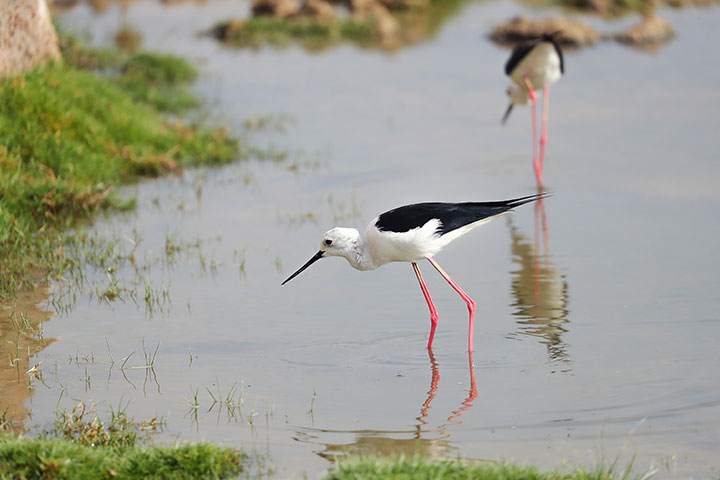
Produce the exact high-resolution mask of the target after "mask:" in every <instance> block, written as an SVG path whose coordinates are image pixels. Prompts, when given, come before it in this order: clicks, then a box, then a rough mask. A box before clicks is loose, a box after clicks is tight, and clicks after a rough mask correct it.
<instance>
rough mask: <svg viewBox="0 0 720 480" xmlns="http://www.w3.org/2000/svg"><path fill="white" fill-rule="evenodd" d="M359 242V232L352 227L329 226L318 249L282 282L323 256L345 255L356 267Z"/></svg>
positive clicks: (358, 255)
mask: <svg viewBox="0 0 720 480" xmlns="http://www.w3.org/2000/svg"><path fill="white" fill-rule="evenodd" d="M361 244H362V241H361V239H360V232H358V231H357V230H355V229H354V228H347V227H335V228H331V229H330V230H328V231H327V232H325V234H324V235H323V238H322V240H321V241H320V250H318V252H317V253H316V254H315V255H314V256H313V257H312V258H311V259H310V260H308V261H307V263H305V265H303V266H302V267H300V268H299V269H298V270H297V271H296V272H295V273H293V274H292V275H290V276H289V277H288V278H287V280H285V281H284V282H283V283H282V284H283V285H285V284H286V283H287V282H289V281H290V280H292V279H293V278H295V277H297V276H298V275H300V273H302V271H303V270H305V269H306V268H308V267H309V266H310V265H312V264H313V263H315V262H317V261H318V260H320V259H321V258H323V257H345V258H346V259H347V261H348V262H350V265H352V266H353V267H355V268H357V264H358V259H359V257H360V256H361V250H362V248H361Z"/></svg>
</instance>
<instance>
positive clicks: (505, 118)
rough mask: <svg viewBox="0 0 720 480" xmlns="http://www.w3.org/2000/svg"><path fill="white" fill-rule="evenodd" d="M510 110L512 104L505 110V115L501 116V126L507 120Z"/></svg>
mask: <svg viewBox="0 0 720 480" xmlns="http://www.w3.org/2000/svg"><path fill="white" fill-rule="evenodd" d="M512 109H513V104H512V103H511V104H510V105H508V108H507V110H505V115H503V118H502V124H503V125H505V122H507V119H508V117H509V116H510V112H512Z"/></svg>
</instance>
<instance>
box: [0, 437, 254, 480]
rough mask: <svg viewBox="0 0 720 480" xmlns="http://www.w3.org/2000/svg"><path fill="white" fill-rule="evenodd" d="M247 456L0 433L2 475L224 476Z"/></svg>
mask: <svg viewBox="0 0 720 480" xmlns="http://www.w3.org/2000/svg"><path fill="white" fill-rule="evenodd" d="M243 460H244V455H243V454H241V453H240V452H238V451H237V450H235V449H232V448H227V447H221V446H215V445H211V444H207V443H197V444H190V445H178V446H172V447H160V446H153V447H149V446H137V445H133V446H123V447H105V446H91V445H86V444H81V443H76V442H72V441H70V440H66V439H62V438H28V437H15V436H12V435H8V434H0V479H3V480H4V479H16V478H50V479H57V480H61V479H68V480H82V479H103V478H107V479H109V478H118V479H165V478H167V479H180V478H182V479H194V478H197V479H219V478H230V477H235V476H237V475H238V474H239V473H241V472H242V462H243Z"/></svg>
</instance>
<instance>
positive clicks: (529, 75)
mask: <svg viewBox="0 0 720 480" xmlns="http://www.w3.org/2000/svg"><path fill="white" fill-rule="evenodd" d="M555 35H556V34H555V33H553V34H550V35H542V36H541V37H540V38H536V39H534V40H529V41H527V42H522V43H520V44H518V45H517V46H516V47H515V48H514V49H513V51H512V54H511V55H510V58H509V59H508V61H507V63H506V64H505V74H506V75H508V76H509V77H510V78H511V79H512V81H513V82H514V84H515V85H511V86H510V88H508V90H507V94H508V96H509V97H510V105H508V108H507V110H506V111H505V115H503V119H502V123H505V122H506V121H507V119H508V117H509V116H510V112H512V109H513V106H515V105H524V104H527V103H528V101H530V102H532V129H533V130H532V131H533V134H532V135H533V168H534V169H535V178H536V180H537V183H538V186H539V187H541V186H542V173H543V162H544V160H545V144H546V143H547V118H548V110H549V109H550V91H549V87H550V85H552V84H553V83H555V82H556V81H557V80H558V79H559V78H560V76H561V75H562V74H563V73H565V60H564V59H563V52H562V50H561V49H560V45H559V44H558V42H557V40H555ZM540 89H542V90H543V111H542V134H541V136H540V157H539V158H538V153H537V119H536V117H537V112H536V110H537V109H536V104H535V91H536V90H540Z"/></svg>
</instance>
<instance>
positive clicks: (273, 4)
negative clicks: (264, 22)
mask: <svg viewBox="0 0 720 480" xmlns="http://www.w3.org/2000/svg"><path fill="white" fill-rule="evenodd" d="M299 8H300V7H299V5H298V4H297V2H296V1H295V0H253V5H252V14H253V16H255V17H277V18H288V17H290V16H293V15H295V14H297V12H298V10H299Z"/></svg>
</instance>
